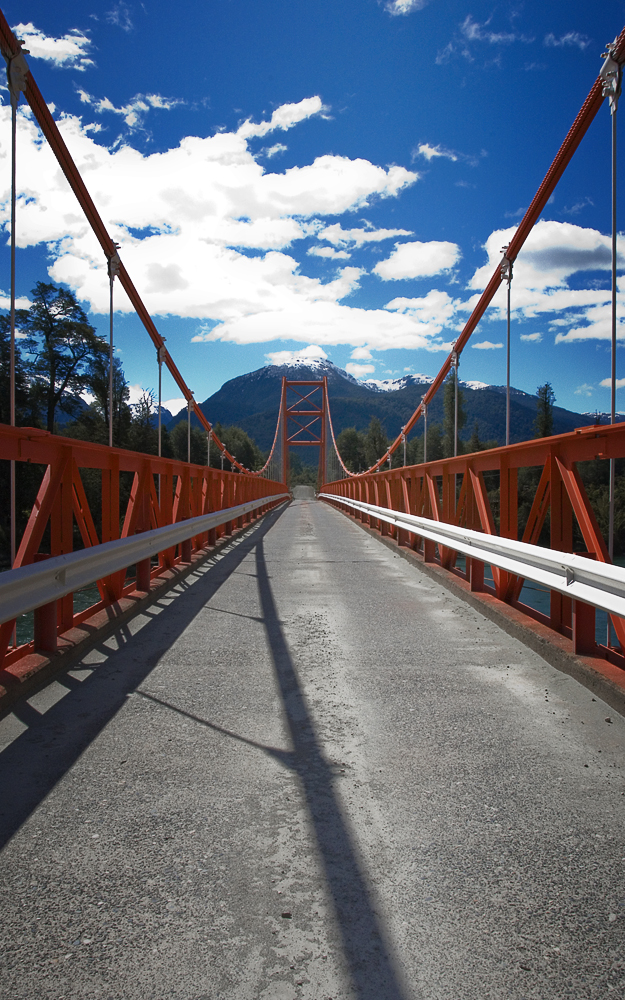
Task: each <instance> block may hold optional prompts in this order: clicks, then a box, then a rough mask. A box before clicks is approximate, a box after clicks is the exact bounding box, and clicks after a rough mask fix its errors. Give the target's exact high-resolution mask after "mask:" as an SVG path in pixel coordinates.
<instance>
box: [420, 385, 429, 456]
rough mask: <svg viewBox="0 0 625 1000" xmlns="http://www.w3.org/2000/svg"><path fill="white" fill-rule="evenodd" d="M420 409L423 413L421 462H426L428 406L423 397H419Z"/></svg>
mask: <svg viewBox="0 0 625 1000" xmlns="http://www.w3.org/2000/svg"><path fill="white" fill-rule="evenodd" d="M421 399H422V403H421V409H422V411H423V461H424V462H427V460H428V405H427V403H426V402H425V396H422V397H421Z"/></svg>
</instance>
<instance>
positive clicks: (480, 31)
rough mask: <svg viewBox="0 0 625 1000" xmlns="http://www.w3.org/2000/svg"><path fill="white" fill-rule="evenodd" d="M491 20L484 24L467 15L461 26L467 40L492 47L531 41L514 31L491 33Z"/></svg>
mask: <svg viewBox="0 0 625 1000" xmlns="http://www.w3.org/2000/svg"><path fill="white" fill-rule="evenodd" d="M490 22H491V18H489V19H488V21H485V22H484V24H479V23H478V22H477V21H474V20H473V18H472V17H471V15H470V14H467V16H466V17H465V19H464V21H463V22H462V24H461V25H460V30H461V32H462V34H463V35H464V36H465V38H467V39H468V41H470V42H475V41H479V42H488V43H489V44H490V45H509V44H510V43H511V42H516V41H524V42H527V41H530V39H527V38H525V37H524V36H523V35H517V34H516V33H515V32H514V31H490V30H489V25H490Z"/></svg>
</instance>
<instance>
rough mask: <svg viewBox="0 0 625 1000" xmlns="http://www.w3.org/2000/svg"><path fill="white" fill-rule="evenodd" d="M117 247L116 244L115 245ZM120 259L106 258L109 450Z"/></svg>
mask: <svg viewBox="0 0 625 1000" xmlns="http://www.w3.org/2000/svg"><path fill="white" fill-rule="evenodd" d="M116 246H117V244H116ZM119 265H120V259H119V254H118V253H117V251H116V252H115V253H114V254H113V255H112V256H111V257H109V258H108V273H109V448H112V447H113V371H114V367H113V353H114V352H113V284H114V282H115V277H116V275H118V274H119Z"/></svg>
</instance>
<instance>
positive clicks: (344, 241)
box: [317, 174, 419, 247]
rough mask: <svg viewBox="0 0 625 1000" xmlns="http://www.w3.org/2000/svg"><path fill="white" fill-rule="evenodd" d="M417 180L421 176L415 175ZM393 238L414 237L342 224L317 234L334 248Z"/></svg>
mask: <svg viewBox="0 0 625 1000" xmlns="http://www.w3.org/2000/svg"><path fill="white" fill-rule="evenodd" d="M414 177H415V180H417V179H418V177H419V175H418V174H415V175H414ZM393 236H412V233H411V232H410V230H409V229H374V228H357V229H343V228H342V226H341V224H340V222H336V223H334V224H333V225H332V226H326V227H325V228H324V229H322V230H320V232H318V233H317V239H320V240H327V242H328V243H333V244H334V246H356V247H359V246H362V244H363V243H379V242H381V241H382V240H388V239H392V237H393Z"/></svg>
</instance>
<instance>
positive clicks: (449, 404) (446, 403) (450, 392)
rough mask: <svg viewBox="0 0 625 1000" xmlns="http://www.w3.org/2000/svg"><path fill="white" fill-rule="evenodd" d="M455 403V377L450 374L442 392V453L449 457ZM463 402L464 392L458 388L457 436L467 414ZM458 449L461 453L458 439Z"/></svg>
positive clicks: (452, 449) (451, 446) (451, 449)
mask: <svg viewBox="0 0 625 1000" xmlns="http://www.w3.org/2000/svg"><path fill="white" fill-rule="evenodd" d="M455 403H456V379H455V376H454V375H453V374H452V375H450V376H449V378H448V379H447V380H446V382H445V389H444V392H443V453H444V455H445V458H451V456H452V455H453V453H454V431H455ZM463 404H464V393H463V392H462V389H460V388H458V437H460V431H461V430H462V428H463V427H464V425H465V423H466V420H467V414H466V411H465V409H464V405H463ZM428 451H429V449H428ZM458 451H459V452H460V453H461V445H460V441H458Z"/></svg>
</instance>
